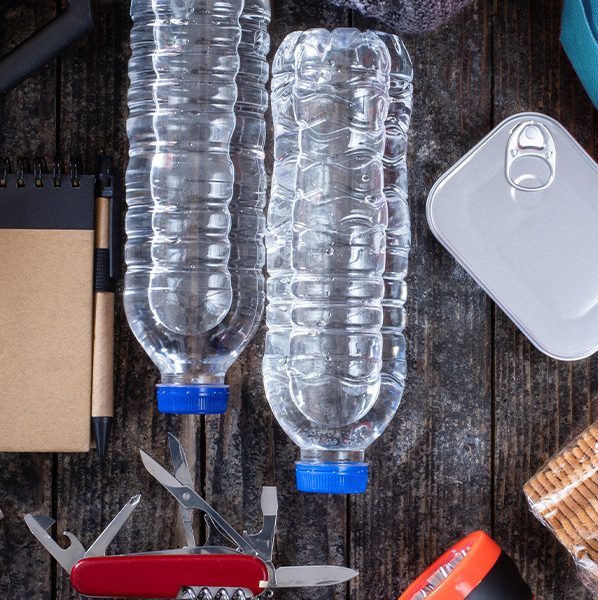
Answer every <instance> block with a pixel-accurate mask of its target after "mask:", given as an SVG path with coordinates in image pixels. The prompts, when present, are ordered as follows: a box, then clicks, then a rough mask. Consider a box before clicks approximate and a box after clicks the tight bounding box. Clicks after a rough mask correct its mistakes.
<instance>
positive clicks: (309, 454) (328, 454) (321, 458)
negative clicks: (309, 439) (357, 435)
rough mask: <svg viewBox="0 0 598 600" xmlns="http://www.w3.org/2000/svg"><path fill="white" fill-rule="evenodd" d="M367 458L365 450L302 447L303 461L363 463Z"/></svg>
mask: <svg viewBox="0 0 598 600" xmlns="http://www.w3.org/2000/svg"><path fill="white" fill-rule="evenodd" d="M364 460H365V452H364V451H363V450H316V449H312V448H310V449H302V450H301V461H302V462H314V463H324V462H353V463H361V462H364Z"/></svg>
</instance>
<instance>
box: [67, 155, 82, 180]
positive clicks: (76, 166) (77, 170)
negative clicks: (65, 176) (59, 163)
mask: <svg viewBox="0 0 598 600" xmlns="http://www.w3.org/2000/svg"><path fill="white" fill-rule="evenodd" d="M69 170H70V172H71V185H72V186H73V187H79V177H80V175H81V159H80V158H79V157H78V156H71V162H70V164H69Z"/></svg>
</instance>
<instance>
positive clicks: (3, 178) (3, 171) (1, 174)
mask: <svg viewBox="0 0 598 600" xmlns="http://www.w3.org/2000/svg"><path fill="white" fill-rule="evenodd" d="M0 164H1V165H2V166H0V187H6V184H7V182H8V174H9V173H10V160H9V159H8V158H6V157H2V158H0Z"/></svg>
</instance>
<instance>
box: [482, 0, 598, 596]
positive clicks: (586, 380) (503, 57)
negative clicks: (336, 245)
mask: <svg viewBox="0 0 598 600" xmlns="http://www.w3.org/2000/svg"><path fill="white" fill-rule="evenodd" d="M495 10H496V16H495V20H494V63H495V76H494V81H495V89H494V111H495V121H496V123H498V122H500V121H501V120H502V119H503V118H506V117H507V116H509V115H511V114H513V113H516V112H519V111H524V110H537V111H540V112H544V113H546V114H549V115H551V116H553V117H555V118H557V119H558V120H559V121H560V122H561V123H562V124H563V125H564V126H565V127H566V128H567V129H568V130H569V131H570V132H571V133H572V134H573V135H574V136H575V137H576V138H577V139H578V140H579V141H580V143H581V144H582V145H584V146H585V148H586V149H587V150H588V151H589V152H590V153H591V154H593V155H594V157H596V156H597V155H598V135H597V134H598V114H597V113H596V111H595V110H594V109H593V108H592V105H591V103H590V101H589V99H588V98H587V96H586V94H585V92H584V91H583V89H582V88H581V86H580V84H579V82H578V81H577V77H576V75H575V73H574V72H573V69H572V68H571V66H570V64H569V62H568V60H567V58H566V55H565V54H564V52H563V51H562V49H561V47H560V44H559V31H560V10H561V3H560V2H559V1H556V0H555V1H545V2H537V3H536V2H529V3H524V2H517V1H516V0H511V1H509V2H496V4H495ZM555 285H557V286H558V278H557V279H555ZM494 323H495V369H496V377H495V396H496V412H495V419H496V442H495V466H494V472H495V476H494V481H495V498H494V520H495V535H496V539H497V541H498V542H499V543H500V544H501V545H502V546H503V548H504V549H505V550H507V551H508V552H510V553H511V555H512V556H513V558H514V559H515V560H516V561H517V562H518V564H519V565H520V567H521V568H522V570H523V572H524V573H525V576H526V578H527V579H528V581H529V583H530V585H531V586H532V588H533V589H534V591H535V593H536V597H537V598H538V599H542V600H573V599H581V598H588V599H589V598H591V597H592V596H591V594H590V593H589V592H586V591H585V588H584V587H583V586H582V585H581V583H580V582H579V581H578V580H577V579H576V576H575V571H574V569H573V568H572V561H571V560H570V558H569V557H568V556H567V555H566V553H565V551H564V550H563V549H562V548H561V547H560V546H559V545H558V544H557V543H556V541H555V540H554V539H553V537H552V536H551V535H550V533H549V532H548V531H547V530H545V529H544V528H543V527H542V526H541V525H540V524H539V523H538V522H537V521H536V520H535V519H534V518H533V517H532V515H531V514H530V513H529V511H528V509H527V506H526V503H525V499H524V497H523V493H522V490H521V488H522V486H523V484H524V483H525V481H526V480H527V479H528V478H529V477H531V476H532V475H533V474H534V472H535V471H536V470H537V469H538V468H539V467H540V466H541V465H542V463H544V461H546V460H547V459H548V458H549V456H550V455H551V454H553V453H554V452H555V451H556V450H557V449H558V448H559V447H560V446H562V445H563V444H564V443H565V442H566V441H567V440H568V439H569V438H570V437H571V436H572V434H574V433H575V432H577V431H578V430H580V429H583V428H584V427H585V426H587V424H588V423H589V422H590V421H591V419H592V418H593V417H594V418H595V415H596V412H595V409H596V407H597V406H598V396H597V394H596V390H597V389H598V386H597V378H598V372H597V366H598V364H597V361H596V359H595V358H594V359H589V360H584V361H580V362H576V363H571V364H568V363H563V362H557V361H554V360H551V359H549V358H547V357H546V356H544V355H543V354H541V353H540V352H539V351H538V350H536V349H535V348H534V347H533V346H532V345H531V344H530V343H529V342H528V341H527V340H526V339H525V337H524V336H523V334H521V333H520V332H519V331H518V330H517V329H516V327H515V326H514V325H513V324H512V323H511V322H510V321H509V319H508V318H507V317H506V316H505V315H504V314H503V313H502V312H501V311H500V310H499V309H496V317H495V321H494Z"/></svg>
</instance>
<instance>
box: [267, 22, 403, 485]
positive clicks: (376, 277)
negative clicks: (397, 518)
mask: <svg viewBox="0 0 598 600" xmlns="http://www.w3.org/2000/svg"><path fill="white" fill-rule="evenodd" d="M411 81H412V68H411V63H410V60H409V56H408V54H407V51H406V49H405V47H404V46H403V44H402V42H401V41H400V40H399V38H397V37H396V36H391V35H387V34H379V33H377V32H371V31H368V32H363V33H362V32H360V31H358V30H356V29H337V30H334V31H332V32H329V31H326V30H322V29H316V30H310V31H307V32H305V33H294V34H291V35H290V36H288V37H287V38H286V40H285V41H284V42H283V44H282V45H281V47H280V48H279V50H278V52H277V55H276V57H275V61H274V68H273V82H272V112H273V119H274V133H275V140H274V152H275V163H274V172H273V181H272V191H271V198H270V207H269V212H268V232H267V235H266V246H267V252H268V284H267V290H268V307H267V324H268V334H267V337H266V352H265V356H264V367H263V370H264V381H265V386H266V393H267V396H268V400H269V403H270V405H271V407H272V410H273V412H274V414H275V416H276V418H277V419H278V421H279V422H280V424H281V425H282V427H283V429H284V430H285V431H286V432H287V434H288V435H289V436H290V437H291V439H292V440H293V441H294V442H295V443H296V444H298V445H299V447H300V448H301V461H299V462H298V463H297V485H298V487H299V489H300V490H302V491H315V492H339V493H348V492H359V491H364V490H365V488H366V485H367V476H368V475H367V472H368V469H367V464H366V463H364V451H365V449H366V448H367V447H368V446H369V445H370V444H371V443H372V442H373V441H374V440H375V439H376V438H377V437H378V436H379V435H380V434H381V433H382V431H383V430H384V429H385V427H386V426H387V425H388V423H389V422H390V419H391V418H392V416H393V415H394V413H395V411H396V409H397V407H398V404H399V402H400V399H401V396H402V392H403V387H404V379H405V343H404V338H403V328H404V324H405V323H404V321H405V318H404V303H405V298H406V288H405V275H406V268H407V258H408V252H409V245H410V237H409V212H408V205H407V180H406V176H407V170H406V162H405V154H406V144H407V130H408V127H409V120H410V115H411V95H412V84H411Z"/></svg>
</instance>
